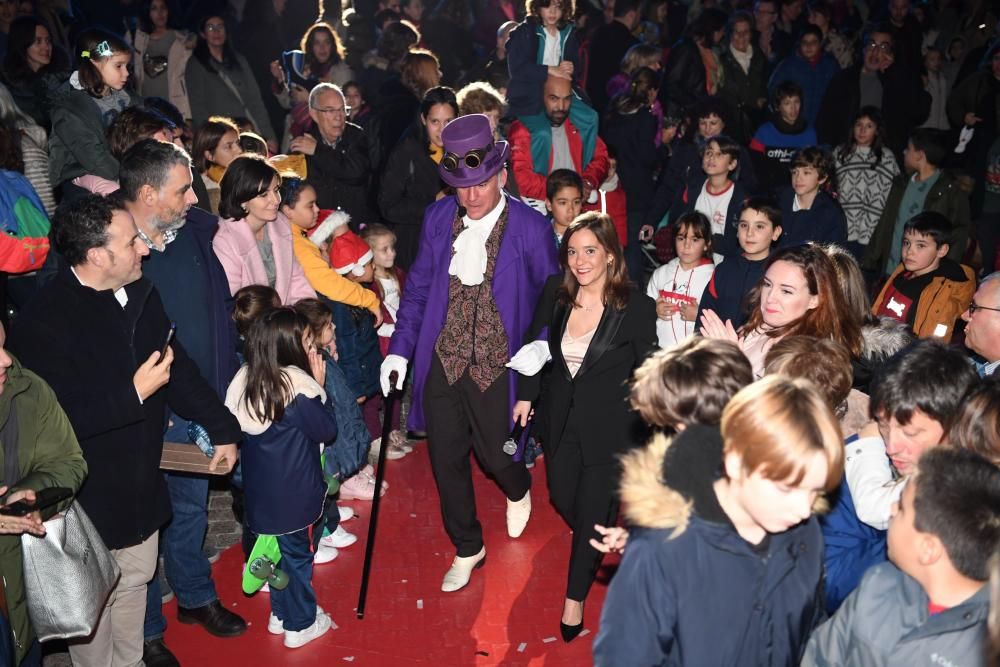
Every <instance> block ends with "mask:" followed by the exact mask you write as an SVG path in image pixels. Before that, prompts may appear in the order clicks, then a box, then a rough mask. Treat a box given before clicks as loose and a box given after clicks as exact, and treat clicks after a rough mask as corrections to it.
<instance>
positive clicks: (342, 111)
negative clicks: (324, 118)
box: [313, 106, 351, 116]
mask: <svg viewBox="0 0 1000 667" xmlns="http://www.w3.org/2000/svg"><path fill="white" fill-rule="evenodd" d="M313 109H315V110H316V111H317V112H319V113H328V114H332V115H334V116H340V115H349V114H350V113H351V107H349V106H342V107H313Z"/></svg>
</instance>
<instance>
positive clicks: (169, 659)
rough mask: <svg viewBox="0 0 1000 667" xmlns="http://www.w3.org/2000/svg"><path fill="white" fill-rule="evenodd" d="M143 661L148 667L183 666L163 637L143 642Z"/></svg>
mask: <svg viewBox="0 0 1000 667" xmlns="http://www.w3.org/2000/svg"><path fill="white" fill-rule="evenodd" d="M142 661H143V662H144V663H146V667H181V663H179V662H178V661H177V658H175V657H174V654H173V653H171V652H170V649H168V648H167V645H166V644H164V643H163V640H162V639H150V640H149V641H148V642H143V644H142Z"/></svg>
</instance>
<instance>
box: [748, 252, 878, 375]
mask: <svg viewBox="0 0 1000 667" xmlns="http://www.w3.org/2000/svg"><path fill="white" fill-rule="evenodd" d="M775 262H788V263H790V264H794V265H795V266H797V267H799V268H800V269H801V270H802V273H803V275H804V276H805V279H806V285H807V286H808V288H809V294H811V295H813V296H815V297H817V299H816V301H817V302H816V307H815V308H812V309H810V310H807V311H806V312H805V314H804V315H803V316H802V317H800V318H798V319H797V320H794V321H792V322H789V323H788V324H786V325H785V326H783V327H779V328H777V329H771V330H770V331H768V332H767V335H768V336H769V337H771V338H778V337H785V336H815V337H816V338H830V339H833V340H835V341H837V342H838V343H842V344H843V345H844V346H845V347H846V348H847V349H848V350H849V351H850V353H851V356H852V357H853V358H857V357H858V355H859V354H861V324H860V322H858V319H857V317H856V316H855V314H854V313H852V312H851V309H850V307H849V306H848V305H847V299H846V297H845V296H844V292H843V291H842V290H841V288H840V283H839V282H838V280H837V270H836V269H835V268H834V266H833V262H832V261H831V260H830V258H829V257H828V256H827V254H826V252H825V251H824V250H823V248H822V246H820V245H819V244H816V243H807V244H805V245H800V246H794V247H791V248H785V249H784V250H779V251H778V252H776V253H774V254H773V255H771V256H770V257H769V258H768V260H767V264H765V265H764V275H765V276H766V275H767V271H768V269H770V268H771V266H773V265H774V263H775ZM763 283H764V278H763V277H762V278H761V279H760V281H758V282H757V285H756V286H755V287H754V288H753V289H752V290H750V294H749V295H748V302H749V304H750V306H749V307H750V309H751V310H750V317H749V319H748V320H747V322H746V324H744V325H743V327H742V328H741V329H740V335H746V334H748V333H750V332H752V331H756V330H757V329H760V328H761V326H763V324H764V315H763V313H762V312H761V309H760V293H761V286H762V285H763Z"/></svg>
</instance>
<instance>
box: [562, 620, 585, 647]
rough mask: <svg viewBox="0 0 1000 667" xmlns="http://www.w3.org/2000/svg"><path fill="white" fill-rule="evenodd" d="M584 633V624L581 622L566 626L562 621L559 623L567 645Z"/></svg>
mask: <svg viewBox="0 0 1000 667" xmlns="http://www.w3.org/2000/svg"><path fill="white" fill-rule="evenodd" d="M581 632H583V622H582V621H581V622H580V623H579V624H577V625H566V624H565V623H563V622H562V621H559V634H561V635H562V639H563V641H564V642H566V643H567V644H568V643H570V642H571V641H573V640H574V639H576V638H577V636H579V634H580V633H581Z"/></svg>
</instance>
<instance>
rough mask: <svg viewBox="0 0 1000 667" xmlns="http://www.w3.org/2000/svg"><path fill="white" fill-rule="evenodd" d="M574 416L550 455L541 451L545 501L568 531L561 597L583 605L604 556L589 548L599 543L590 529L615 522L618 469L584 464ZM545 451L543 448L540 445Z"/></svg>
mask: <svg viewBox="0 0 1000 667" xmlns="http://www.w3.org/2000/svg"><path fill="white" fill-rule="evenodd" d="M575 417H576V411H575V410H573V411H571V412H570V414H569V419H567V420H566V430H565V432H564V433H563V437H562V440H561V442H560V443H559V446H558V448H557V449H556V451H555V452H554V453H550V452H548V451H546V452H545V458H544V461H545V470H546V473H547V475H548V485H549V499H550V500H551V501H552V505H553V506H554V507H555V508H556V511H557V512H559V515H560V516H561V517H562V518H563V520H564V521H566V523H567V524H569V527H570V528H571V529H572V530H573V538H572V539H573V542H572V547H571V549H570V556H569V574H568V576H567V583H566V597H568V598H569V599H570V600H577V601H579V602H583V601H584V600H585V599H586V598H587V593H588V592H590V587H591V585H593V583H594V578H595V577H596V576H597V570H598V568H600V566H601V559H602V558H603V557H604V554H602V553H601V552H599V551H597V550H596V549H594V548H593V547H592V546H590V544H589V540H590V538H592V537H593V538H595V539H597V540H600V539H601V535H600V534H599V533H598V532H597V531H595V530H594V524H595V523H598V524H601V525H602V526H613V525H614V523H615V521H616V520H617V518H618V483H619V481H620V479H621V469H620V465H619V464H618V463H617V462H615V463H598V464H594V463H588V461H587V460H586V459H585V457H584V455H583V450H582V449H581V447H580V436H579V433H578V431H577V427H576V426H575V424H576V423H577V421H576V419H574V418H575ZM543 446H544V444H543Z"/></svg>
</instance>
